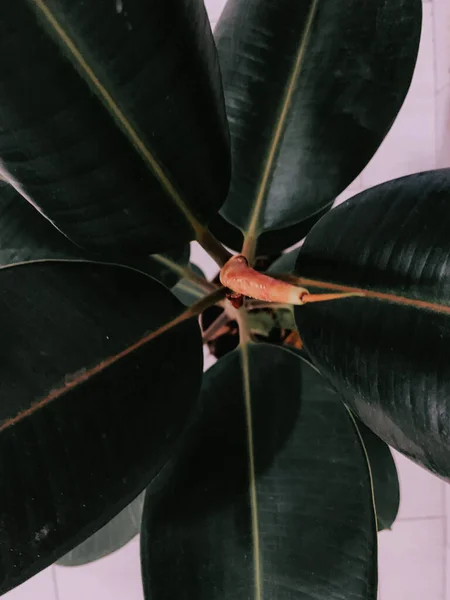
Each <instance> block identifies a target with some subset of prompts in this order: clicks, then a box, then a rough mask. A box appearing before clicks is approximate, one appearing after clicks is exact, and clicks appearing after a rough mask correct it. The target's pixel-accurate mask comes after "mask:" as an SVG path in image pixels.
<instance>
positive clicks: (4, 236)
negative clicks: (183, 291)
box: [0, 182, 190, 287]
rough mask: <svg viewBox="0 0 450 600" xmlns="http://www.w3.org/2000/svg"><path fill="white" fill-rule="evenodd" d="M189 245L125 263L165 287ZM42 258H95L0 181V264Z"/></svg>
mask: <svg viewBox="0 0 450 600" xmlns="http://www.w3.org/2000/svg"><path fill="white" fill-rule="evenodd" d="M189 252H190V249H189V246H188V245H186V246H182V247H179V248H174V249H172V250H170V251H168V252H167V253H165V254H162V255H150V256H147V257H145V256H143V257H141V258H136V257H134V259H130V260H128V265H129V266H131V267H133V268H135V269H139V270H140V271H143V272H144V273H147V274H148V275H151V276H152V277H155V278H156V279H159V280H160V281H161V282H162V283H164V284H165V285H167V286H169V287H170V286H172V285H175V283H176V282H177V281H178V280H179V279H180V277H181V274H180V272H179V268H180V267H183V266H185V265H186V264H187V262H188V260H189ZM43 259H67V260H77V259H86V260H89V259H91V260H92V259H98V255H93V254H91V253H89V252H87V251H86V250H83V249H82V248H79V247H78V246H76V245H75V244H73V243H72V242H71V241H70V240H69V239H68V238H67V237H65V236H64V235H63V234H62V233H61V232H60V231H58V229H57V228H56V227H54V226H53V225H52V223H50V221H49V220H48V219H46V218H44V217H43V216H42V215H41V214H40V213H39V212H38V211H37V210H36V209H35V208H34V207H33V206H32V205H31V204H30V203H29V202H27V201H26V200H25V198H23V197H22V196H21V195H20V194H18V193H17V192H16V190H15V189H14V188H13V187H12V186H10V185H8V184H6V183H2V182H0V265H1V266H5V265H10V264H16V263H21V262H27V261H30V260H43Z"/></svg>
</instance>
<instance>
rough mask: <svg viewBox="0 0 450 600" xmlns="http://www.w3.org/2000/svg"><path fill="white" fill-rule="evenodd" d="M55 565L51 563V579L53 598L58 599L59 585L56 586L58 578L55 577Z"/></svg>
mask: <svg viewBox="0 0 450 600" xmlns="http://www.w3.org/2000/svg"><path fill="white" fill-rule="evenodd" d="M55 569H56V567H55V565H52V581H53V591H54V592H55V599H56V600H60V597H59V587H58V580H57V578H56V571H55Z"/></svg>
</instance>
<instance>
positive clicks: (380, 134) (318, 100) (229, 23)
mask: <svg viewBox="0 0 450 600" xmlns="http://www.w3.org/2000/svg"><path fill="white" fill-rule="evenodd" d="M421 10H422V3H421V1H420V0H389V1H386V0H371V1H370V2H361V1H360V0H341V1H336V0H304V1H301V2H299V1H298V0H277V1H276V2H274V1H273V0H228V3H227V5H226V7H225V9H224V11H223V13H222V15H221V17H220V20H219V22H218V24H217V26H216V28H215V31H214V34H215V38H216V43H217V48H218V52H219V58H220V63H221V70H222V77H223V82H224V92H225V101H226V109H227V113H228V120H229V123H230V130H231V146H232V158H233V176H232V182H231V190H230V194H229V196H228V198H227V201H226V202H225V204H224V205H223V207H222V209H221V215H222V216H223V217H225V219H227V220H228V222H229V223H231V224H232V225H234V226H236V227H238V228H239V229H241V230H242V231H244V232H245V233H246V235H247V236H248V237H250V238H255V237H256V236H257V235H258V234H259V233H261V232H263V231H267V230H269V229H278V228H281V227H287V226H292V225H294V224H296V223H299V222H300V221H303V220H304V219H306V218H309V217H311V216H312V215H314V214H316V213H317V211H319V210H321V209H324V208H325V207H326V206H328V205H329V204H330V203H331V202H333V200H334V199H335V197H336V196H337V195H338V194H339V193H340V192H341V191H343V190H344V189H345V188H346V187H347V186H348V185H349V184H350V183H351V181H352V180H353V179H354V178H355V177H356V176H357V175H358V173H359V172H360V171H361V170H362V169H363V168H364V167H365V165H366V164H367V163H368V161H369V160H370V158H371V157H372V156H373V154H374V153H375V151H376V150H377V148H378V146H379V145H380V143H381V141H382V140H383V138H384V137H385V135H386V133H387V132H388V130H389V128H390V127H391V125H392V123H393V121H394V118H395V116H396V115H397V112H398V111H399V109H400V107H401V105H402V103H403V100H404V98H405V95H406V92H407V90H408V87H409V85H410V81H411V77H412V73H413V69H414V65H415V61H416V55H417V50H418V45H419V38H420V29H421ZM284 247H286V246H284ZM281 248H282V246H280V247H279V249H281Z"/></svg>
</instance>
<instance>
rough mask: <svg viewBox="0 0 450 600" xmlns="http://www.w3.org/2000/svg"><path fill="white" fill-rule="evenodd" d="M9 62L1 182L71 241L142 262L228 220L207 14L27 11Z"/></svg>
mask: <svg viewBox="0 0 450 600" xmlns="http://www.w3.org/2000/svg"><path fill="white" fill-rule="evenodd" d="M0 56H2V57H3V58H2V59H1V60H0V82H1V86H0V87H1V92H0V130H1V136H0V158H1V162H2V172H3V174H4V175H6V177H7V178H8V179H9V180H10V181H11V182H12V183H13V185H14V186H15V187H16V188H17V189H18V190H19V191H20V192H21V193H22V194H23V195H24V196H25V197H27V198H28V199H30V201H32V202H33V203H35V204H36V205H38V206H39V207H40V209H41V210H42V212H43V213H44V214H45V215H46V216H47V217H48V218H49V219H51V220H52V221H53V222H54V223H56V225H57V226H58V228H59V229H60V230H61V231H63V232H64V233H65V234H66V235H67V236H68V237H69V238H70V239H71V240H72V241H73V242H75V243H76V244H78V245H79V246H81V247H83V248H85V249H87V250H91V251H101V252H104V253H106V254H107V253H108V252H113V251H114V252H119V253H121V254H122V255H126V256H128V255H132V256H134V255H135V254H138V255H139V256H142V255H145V256H146V255H148V254H149V253H155V252H162V251H166V250H168V249H169V248H171V247H172V246H173V245H174V244H183V243H185V242H187V241H189V240H190V239H193V237H194V231H193V230H194V229H196V228H197V227H200V226H203V224H204V222H205V221H208V220H209V219H210V218H211V217H212V216H213V215H214V214H215V213H216V212H217V210H218V209H219V208H220V206H221V204H222V202H223V200H224V198H225V196H226V193H227V189H228V185H229V151H228V127H227V123H226V118H225V113H224V107H223V98H222V89H221V83H220V74H219V67H218V63H217V57H216V51H215V47H214V42H213V39H212V34H211V30H210V26H209V21H208V18H207V15H206V12H205V9H204V6H203V3H202V2H193V1H191V0H183V1H175V0H155V1H152V2H150V3H149V2H146V1H145V0H126V1H124V2H114V1H113V0H98V1H96V2H87V3H84V2H83V3H79V2H72V1H69V0H45V1H44V0H18V1H17V2H13V3H8V5H7V6H5V7H4V10H3V11H2V18H1V21H0ZM37 91H38V92H39V93H37Z"/></svg>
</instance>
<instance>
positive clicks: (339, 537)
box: [141, 344, 376, 600]
mask: <svg viewBox="0 0 450 600" xmlns="http://www.w3.org/2000/svg"><path fill="white" fill-rule="evenodd" d="M201 400H202V410H201V412H200V414H199V420H198V425H197V428H196V429H194V433H193V436H192V438H191V445H190V446H189V447H188V448H185V450H184V452H183V459H182V460H181V461H180V463H179V464H178V467H177V468H175V469H174V471H173V473H172V478H171V479H170V480H169V484H168V486H167V488H166V489H165V490H164V492H162V493H161V494H160V496H159V497H158V496H155V495H152V496H150V495H147V497H146V503H145V505H144V516H143V524H142V535H141V548H142V550H141V551H142V570H143V582H144V591H145V597H146V598H149V599H150V598H158V599H160V600H175V599H176V600H191V599H192V598H196V599H197V600H203V599H204V600H215V599H220V600H222V599H224V598H233V599H234V600H241V599H242V600H248V599H249V598H255V599H258V600H259V599H262V598H277V600H287V599H292V598H297V597H298V598H300V597H301V598H303V597H305V598H314V599H315V600H322V599H323V600H329V599H330V598H344V597H345V598H350V597H351V598H354V599H355V600H356V599H361V600H374V599H375V598H376V530H375V519H374V514H373V504H372V493H371V486H370V478H369V474H368V467H367V462H366V458H365V456H364V453H363V450H362V447H361V444H360V440H359V436H358V434H357V432H356V429H355V428H354V424H353V422H352V420H351V419H350V417H349V414H348V412H347V410H346V408H345V407H344V405H343V404H342V403H341V402H340V401H339V398H338V396H337V395H336V394H335V393H334V392H333V391H332V390H331V388H330V387H329V386H328V385H327V383H326V382H325V380H324V379H323V378H322V377H320V375H319V374H318V373H317V372H316V371H315V370H314V369H312V368H311V367H310V366H309V365H308V364H307V363H304V362H303V361H301V360H300V359H299V358H298V357H297V356H294V354H292V353H291V352H288V351H286V350H284V349H281V348H276V347H274V346H269V345H266V344H258V345H249V346H244V347H241V349H240V350H236V351H234V352H232V353H231V354H228V355H227V356H226V357H224V358H223V359H221V360H220V361H219V362H218V363H216V364H215V365H214V366H213V367H212V368H211V369H210V370H209V371H207V373H206V374H205V376H204V381H203V387H202V393H201Z"/></svg>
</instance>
